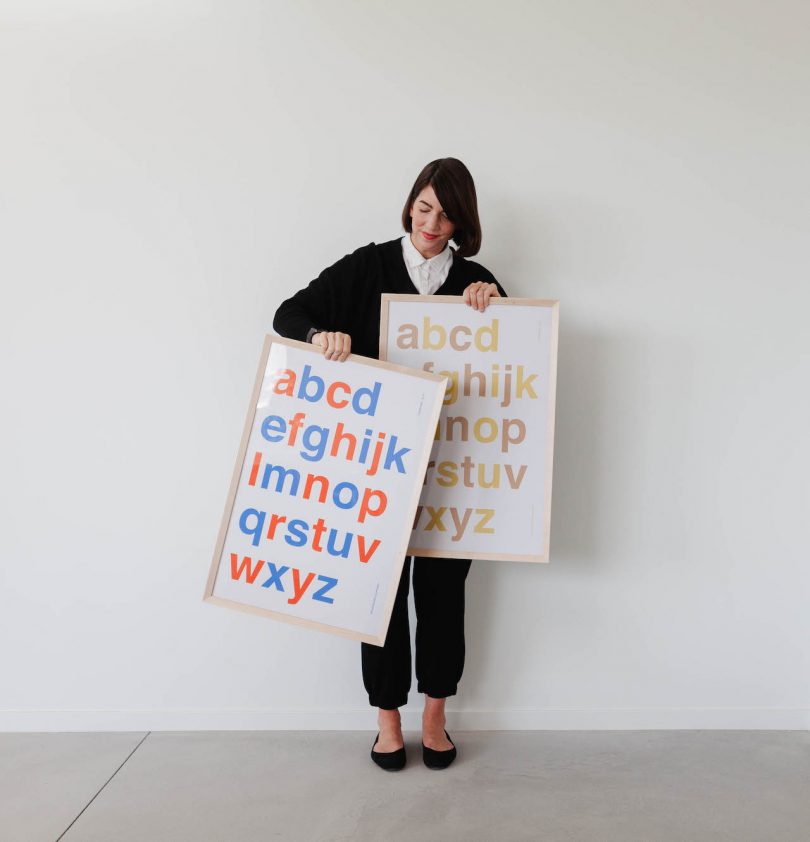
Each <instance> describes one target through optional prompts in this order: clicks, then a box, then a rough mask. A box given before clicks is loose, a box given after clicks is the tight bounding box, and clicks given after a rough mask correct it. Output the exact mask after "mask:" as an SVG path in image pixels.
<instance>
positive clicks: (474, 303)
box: [464, 281, 501, 313]
mask: <svg viewBox="0 0 810 842" xmlns="http://www.w3.org/2000/svg"><path fill="white" fill-rule="evenodd" d="M500 297H501V294H500V293H499V292H498V287H497V286H496V285H495V284H488V283H486V282H485V281H475V283H472V284H470V285H469V286H468V287H467V289H465V290H464V303H465V304H469V305H470V307H472V308H473V310H480V311H481V312H482V313H483V312H484V310H486V309H487V304H489V299H490V298H500Z"/></svg>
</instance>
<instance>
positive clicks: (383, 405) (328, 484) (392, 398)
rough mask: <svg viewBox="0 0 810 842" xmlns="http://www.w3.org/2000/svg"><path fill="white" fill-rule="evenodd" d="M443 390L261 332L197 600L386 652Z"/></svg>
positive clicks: (418, 375)
mask: <svg viewBox="0 0 810 842" xmlns="http://www.w3.org/2000/svg"><path fill="white" fill-rule="evenodd" d="M444 394H445V379H444V378H443V377H441V376H440V375H437V374H431V373H429V372H420V371H412V370H408V369H405V368H404V367H402V366H400V365H396V364H390V363H385V362H380V361H378V360H371V359H368V358H366V357H360V356H350V357H349V358H348V359H347V360H346V361H345V362H337V361H334V360H326V359H324V357H323V355H322V352H321V350H320V349H319V348H315V347H313V346H312V345H309V344H306V343H304V342H297V341H295V340H291V339H282V338H280V337H276V336H268V337H267V338H266V340H265V343H264V348H263V351H262V355H261V359H260V361H259V368H258V372H257V375H256V381H255V385H254V389H253V394H252V396H251V399H250V405H249V409H248V413H247V419H246V420H245V425H244V431H243V435H242V441H241V443H240V446H239V453H238V456H237V459H236V466H235V468H234V472H233V478H232V481H231V486H230V490H229V492H228V498H227V502H226V504H225V511H224V514H223V516H222V524H221V527H220V531H219V536H218V538H217V542H216V548H215V550H214V557H213V561H212V563H211V568H210V571H209V575H208V581H207V583H206V588H205V594H204V599H205V600H206V601H208V602H212V603H214V604H217V605H225V606H228V607H230V608H237V609H240V610H243V611H250V612H254V613H258V614H264V615H266V616H269V617H273V618H275V619H278V620H283V621H286V622H291V623H297V624H300V625H303V626H308V627H310V628H314V629H319V630H320V631H325V632H330V633H333V634H338V635H343V636H345V637H350V638H355V639H357V640H362V641H365V642H366V643H372V644H375V645H377V646H382V645H383V643H384V642H385V636H386V632H387V629H388V622H389V620H390V617H391V611H392V609H393V604H394V597H395V595H396V591H397V587H398V585H399V579H400V575H401V572H402V565H403V562H404V559H405V555H406V549H407V546H408V540H409V538H410V531H411V523H412V522H413V518H414V517H415V513H416V508H417V503H418V500H419V493H420V491H421V486H422V478H423V477H424V474H425V470H426V468H427V462H428V457H429V454H430V447H431V439H432V437H433V432H434V430H435V429H436V424H437V423H438V420H439V413H440V411H441V403H442V400H443V396H444Z"/></svg>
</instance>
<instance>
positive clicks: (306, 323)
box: [273, 247, 367, 342]
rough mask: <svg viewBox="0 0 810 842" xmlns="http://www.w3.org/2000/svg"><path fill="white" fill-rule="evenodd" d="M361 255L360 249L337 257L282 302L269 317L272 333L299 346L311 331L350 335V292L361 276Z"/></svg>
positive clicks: (362, 269)
mask: <svg viewBox="0 0 810 842" xmlns="http://www.w3.org/2000/svg"><path fill="white" fill-rule="evenodd" d="M364 248H367V247H364ZM362 252H363V249H362V248H361V249H357V251H354V252H352V254H347V255H346V256H345V257H341V259H340V260H338V261H337V263H334V264H333V265H332V266H329V267H328V268H326V269H324V270H323V272H321V274H320V275H318V277H317V278H315V279H314V280H312V281H310V282H309V284H308V285H307V286H306V287H304V288H303V289H301V290H299V291H298V292H296V293H295V295H293V296H291V297H290V298H288V299H286V301H283V302H282V303H281V305H280V306H279V308H278V310H276V314H275V316H274V317H273V329H274V330H275V331H276V333H278V334H280V335H281V336H286V337H288V338H289V339H300V340H301V341H302V342H306V341H307V337H308V336H309V333H310V331H311V330H313V329H315V330H318V331H321V330H330V331H341V332H343V333H351V332H352V331H351V308H352V299H353V290H354V289H356V288H357V287H356V283H355V282H356V281H357V280H359V279H360V278H361V277H362V275H363V272H364V263H365V261H364V259H363V255H362Z"/></svg>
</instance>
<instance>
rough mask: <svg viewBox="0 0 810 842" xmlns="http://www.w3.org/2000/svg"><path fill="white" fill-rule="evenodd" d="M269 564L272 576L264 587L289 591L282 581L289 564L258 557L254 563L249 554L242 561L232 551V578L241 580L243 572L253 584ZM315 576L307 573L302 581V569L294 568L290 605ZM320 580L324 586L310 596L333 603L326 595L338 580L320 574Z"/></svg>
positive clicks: (299, 596) (297, 599)
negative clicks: (279, 563) (277, 564)
mask: <svg viewBox="0 0 810 842" xmlns="http://www.w3.org/2000/svg"><path fill="white" fill-rule="evenodd" d="M265 564H266V565H267V567H268V570H269V571H270V578H269V579H267V580H266V581H264V582H262V583H261V586H262V587H263V588H269V587H271V586H274V587H275V589H276V590H277V591H281V592H282V593H288V591H287V590H286V589H285V588H284V583H283V582H282V577H283V576H284V575H285V574H286V573H287V572H289V570H290V568H289V567H288V566H287V565H282V566H281V567H277V566H276V565H275V564H273V562H272V561H263V560H262V559H256V563H255V565H253V559H252V558H251V557H250V556H249V555H246V556H243V557H242V561H241V562H240V561H239V556H238V555H237V554H236V553H231V578H232V579H235V580H237V581H238V580H240V579H241V578H242V574H244V576H245V581H246V582H247V583H248V584H249V585H252V584H253V583H254V582H255V581H256V578H257V577H258V575H259V571H261V569H262V568H263V567H264V565H265ZM314 578H315V574H314V573H307V575H306V577H305V579H304V581H303V582H301V571H300V570H299V569H298V568H297V567H293V568H292V594H293V595H292V596H291V597H290V598H289V599H288V600H287V602H288V603H289V604H290V605H295V604H296V603H297V602H299V601H300V600H301V597H302V596H303V595H304V594H305V593H306V592H307V589H308V588H309V586H310V585H311V584H312V581H313V579H314ZM318 581H319V582H323V583H324V584H323V586H322V587H320V588H318V589H317V590H314V591H313V592H312V593H311V594H310V597H311V598H312V599H314V600H316V601H317V602H326V603H329V604H332V603H333V602H334V601H335V600H334V599H333V598H332V597H331V596H325V594H326V593H327V592H328V591H330V590H332V588H334V587H335V585H337V583H338V580H337V579H333V578H332V577H331V576H322V575H319V576H318Z"/></svg>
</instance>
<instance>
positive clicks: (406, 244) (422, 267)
mask: <svg viewBox="0 0 810 842" xmlns="http://www.w3.org/2000/svg"><path fill="white" fill-rule="evenodd" d="M402 256H403V257H404V258H405V266H406V267H407V268H408V274H409V275H410V276H411V280H412V281H413V285H414V286H415V287H416V288H417V289H418V290H419V292H420V293H422V295H433V293H434V292H436V290H437V289H438V288H439V287H440V286H441V285H442V284H443V283H444V282H445V281H446V280H447V275H448V273H449V272H450V267H451V266H452V265H453V250H452V249H451V248H450V246H449V244H448V245H446V246H445V247H444V251H442V252H440V253H439V254H437V255H436V256H435V257H431V258H425V257H422V255H421V254H420V253H419V250H418V249H417V248H416V246H415V245H414V244H413V243H412V242H411V235H410V234H406V235H405V236H404V237H403V238H402Z"/></svg>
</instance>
